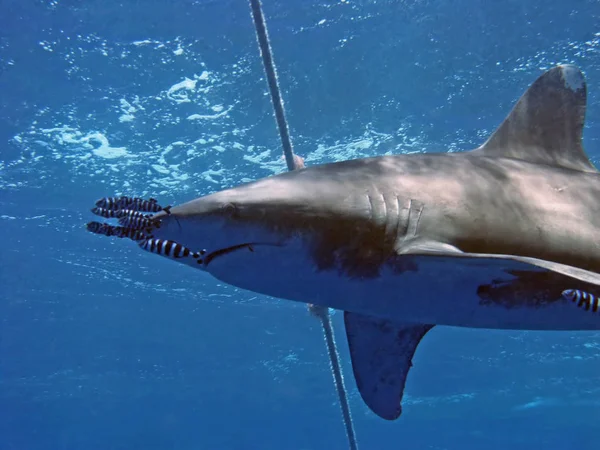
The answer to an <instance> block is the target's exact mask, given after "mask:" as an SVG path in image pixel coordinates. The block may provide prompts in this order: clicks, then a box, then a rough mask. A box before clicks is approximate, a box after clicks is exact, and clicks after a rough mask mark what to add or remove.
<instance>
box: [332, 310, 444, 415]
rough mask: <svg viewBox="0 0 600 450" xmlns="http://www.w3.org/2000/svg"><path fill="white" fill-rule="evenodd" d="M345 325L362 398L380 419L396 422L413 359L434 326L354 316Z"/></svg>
mask: <svg viewBox="0 0 600 450" xmlns="http://www.w3.org/2000/svg"><path fill="white" fill-rule="evenodd" d="M344 321H345V323H346V336H347V337H348V345H349V347H350V356H351V359H352V370H353V371H354V378H355V379H356V385H357V386H358V390H359V392H360V395H361V396H362V398H363V400H364V402H365V403H366V404H367V406H368V407H369V408H370V409H371V411H373V412H374V413H375V414H377V415H378V416H379V417H382V418H383V419H387V420H394V419H397V418H398V417H399V416H400V414H401V412H402V406H401V404H400V402H401V400H402V394H403V393H404V385H405V383H406V376H407V375H408V371H409V370H410V368H411V366H412V358H413V355H414V353H415V350H416V348H417V345H419V342H420V341H421V338H422V337H423V336H424V335H425V333H427V332H428V331H429V330H430V329H431V328H432V327H433V325H424V324H397V323H394V322H391V321H389V320H384V319H379V318H375V317H370V316H364V315H361V314H356V313H352V312H345V313H344Z"/></svg>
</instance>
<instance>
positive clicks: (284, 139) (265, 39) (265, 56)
mask: <svg viewBox="0 0 600 450" xmlns="http://www.w3.org/2000/svg"><path fill="white" fill-rule="evenodd" d="M250 8H251V9H252V18H253V19H254V27H255V29H256V37H257V38H258V46H259V47H260V55H261V56H262V60H263V65H264V67H265V73H266V74H267V83H268V85H269V92H270V93H271V100H272V102H273V109H274V110H275V119H276V120H277V127H278V128H279V136H280V137H281V145H282V146H283V154H284V155H285V162H286V163H287V167H288V170H294V169H295V168H296V165H295V163H294V150H293V149H292V141H291V139H290V131H289V129H288V125H287V120H286V118H285V110H284V109H283V99H282V98H281V91H280V89H279V82H278V81H277V72H276V70H275V63H274V62H273V53H272V52H271V44H270V43H269V34H268V33H267V25H266V24H265V16H264V15H263V12H262V5H261V4H260V0H250Z"/></svg>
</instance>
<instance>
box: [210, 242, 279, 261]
mask: <svg viewBox="0 0 600 450" xmlns="http://www.w3.org/2000/svg"><path fill="white" fill-rule="evenodd" d="M264 246H269V247H281V244H276V243H272V242H246V243H244V244H237V245H232V246H231V247H225V248H221V249H219V250H215V251H213V252H210V253H205V254H204V255H203V259H202V265H203V266H204V267H208V265H209V264H210V263H211V262H212V261H214V260H215V259H217V258H220V257H222V256H225V255H229V254H231V253H234V252H237V251H240V250H243V249H248V251H250V252H254V248H255V247H264Z"/></svg>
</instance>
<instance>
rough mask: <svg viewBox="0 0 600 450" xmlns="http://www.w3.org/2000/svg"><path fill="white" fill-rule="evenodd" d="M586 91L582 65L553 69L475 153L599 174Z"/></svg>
mask: <svg viewBox="0 0 600 450" xmlns="http://www.w3.org/2000/svg"><path fill="white" fill-rule="evenodd" d="M586 91H587V89H586V83H585V78H584V76H583V74H582V73H581V71H580V70H579V69H578V68H577V67H575V66H572V65H561V66H557V67H554V68H553V69H550V70H549V71H547V72H546V73H544V74H543V75H542V76H540V77H539V78H538V79H537V80H536V81H535V82H534V83H533V84H532V85H531V87H530V88H529V89H528V90H527V92H525V94H523V96H522V97H521V98H520V99H519V101H518V102H517V104H516V105H515V107H514V108H513V110H512V111H511V112H510V114H509V115H508V117H507V118H506V119H505V120H504V122H503V123H502V125H500V127H499V128H498V129H497V130H496V131H495V132H494V134H492V136H491V137H490V138H489V139H488V141H487V142H486V143H485V144H483V145H482V146H481V147H479V148H478V149H476V150H474V153H480V154H485V155H489V156H494V157H506V158H515V159H521V160H525V161H529V162H534V163H537V164H549V165H553V166H560V167H565V168H569V169H574V170H581V171H584V172H596V168H595V167H594V165H593V164H592V163H591V162H590V160H589V159H588V157H587V155H586V153H585V151H584V149H583V145H582V142H581V139H582V135H583V124H584V121H585V108H586Z"/></svg>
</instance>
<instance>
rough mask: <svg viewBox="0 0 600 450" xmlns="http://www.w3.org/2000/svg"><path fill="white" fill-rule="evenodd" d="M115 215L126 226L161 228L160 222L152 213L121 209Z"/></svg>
mask: <svg viewBox="0 0 600 450" xmlns="http://www.w3.org/2000/svg"><path fill="white" fill-rule="evenodd" d="M115 217H118V218H119V223H120V224H121V225H123V226H125V227H132V228H138V229H139V228H159V227H160V222H159V221H157V220H153V219H152V215H151V214H144V213H142V212H140V211H136V210H133V209H121V210H119V211H117V215H116V216H115Z"/></svg>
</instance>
